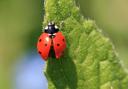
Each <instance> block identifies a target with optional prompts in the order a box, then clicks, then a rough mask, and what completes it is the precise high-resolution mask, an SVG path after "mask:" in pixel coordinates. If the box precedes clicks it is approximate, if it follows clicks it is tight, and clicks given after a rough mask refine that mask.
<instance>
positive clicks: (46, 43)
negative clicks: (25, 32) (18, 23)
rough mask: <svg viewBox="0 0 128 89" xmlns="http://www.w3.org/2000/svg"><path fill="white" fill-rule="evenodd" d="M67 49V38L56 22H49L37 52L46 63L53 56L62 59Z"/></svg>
mask: <svg viewBox="0 0 128 89" xmlns="http://www.w3.org/2000/svg"><path fill="white" fill-rule="evenodd" d="M65 48H66V41H65V37H64V35H63V34H62V32H60V31H59V28H58V27H57V26H56V25H55V23H54V22H49V23H48V25H47V26H46V27H45V29H44V32H43V33H42V34H41V36H40V37H39V39H38V43H37V50H38V53H39V54H40V55H41V57H42V58H43V59H44V60H45V61H46V60H47V59H48V57H50V56H51V55H52V57H55V58H56V59H60V57H61V56H62V55H63V53H64V50H65Z"/></svg>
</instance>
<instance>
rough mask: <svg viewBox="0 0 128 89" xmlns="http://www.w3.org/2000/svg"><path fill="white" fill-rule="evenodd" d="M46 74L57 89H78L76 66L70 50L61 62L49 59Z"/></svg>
mask: <svg viewBox="0 0 128 89" xmlns="http://www.w3.org/2000/svg"><path fill="white" fill-rule="evenodd" d="M46 73H47V76H48V78H49V79H50V80H51V82H52V83H53V85H54V87H55V89H67V88H68V89H77V82H78V79H77V72H76V66H75V63H74V61H73V60H72V58H71V57H70V56H69V55H68V50H66V53H65V56H64V57H63V58H61V59H60V60H56V59H55V58H49V60H48V64H47V70H46ZM49 79H48V80H49ZM49 86H50V85H49Z"/></svg>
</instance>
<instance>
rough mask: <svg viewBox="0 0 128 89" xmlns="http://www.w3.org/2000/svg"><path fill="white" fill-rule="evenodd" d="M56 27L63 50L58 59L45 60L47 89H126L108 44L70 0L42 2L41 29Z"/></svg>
mask: <svg viewBox="0 0 128 89" xmlns="http://www.w3.org/2000/svg"><path fill="white" fill-rule="evenodd" d="M49 21H55V22H56V23H57V25H59V24H60V23H61V22H62V21H63V22H64V25H63V27H61V29H60V30H61V31H62V32H63V34H64V35H65V37H66V41H67V48H66V51H65V54H64V57H62V58H61V59H60V60H56V59H55V58H49V59H48V62H47V67H46V71H45V73H46V76H47V79H48V84H49V86H48V87H49V89H127V88H128V75H127V74H126V72H125V71H124V69H123V67H122V66H121V64H120V62H119V59H118V57H117V56H116V53H115V50H114V48H113V45H112V43H111V42H110V41H109V39H108V38H106V37H105V36H104V35H102V33H101V30H100V29H99V28H98V27H97V26H96V24H95V23H94V21H92V20H87V19H84V17H83V16H82V15H81V14H80V12H79V8H78V7H77V6H76V4H75V1H74V0H46V1H45V17H44V22H43V26H45V25H46V24H47V23H48V22H49Z"/></svg>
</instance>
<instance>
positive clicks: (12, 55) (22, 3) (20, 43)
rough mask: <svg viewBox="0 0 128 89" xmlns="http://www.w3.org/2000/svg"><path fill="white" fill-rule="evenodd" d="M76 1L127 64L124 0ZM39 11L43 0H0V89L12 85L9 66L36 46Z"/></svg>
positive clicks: (127, 22)
mask: <svg viewBox="0 0 128 89" xmlns="http://www.w3.org/2000/svg"><path fill="white" fill-rule="evenodd" d="M76 2H77V5H78V7H80V10H81V13H82V14H83V15H84V16H85V18H88V19H92V20H94V21H95V22H96V24H97V25H98V26H99V28H101V29H103V33H104V34H105V35H106V36H107V37H109V38H110V39H111V41H112V42H113V44H114V45H115V48H116V51H117V52H118V54H119V55H118V56H119V58H120V59H121V62H123V64H124V66H125V68H128V60H127V58H128V46H127V45H128V1H127V0H77V1H76ZM43 14H44V8H43V0H0V89H12V88H11V80H12V79H11V76H12V75H11V74H12V73H11V72H12V71H11V70H12V68H11V67H12V66H13V65H15V61H17V58H18V57H20V56H22V55H23V54H25V53H27V51H28V50H30V49H35V50H36V41H37V38H38V36H39V35H40V34H41V29H42V20H43Z"/></svg>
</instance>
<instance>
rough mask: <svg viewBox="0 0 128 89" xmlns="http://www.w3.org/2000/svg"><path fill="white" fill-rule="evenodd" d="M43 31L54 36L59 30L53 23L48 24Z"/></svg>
mask: <svg viewBox="0 0 128 89" xmlns="http://www.w3.org/2000/svg"><path fill="white" fill-rule="evenodd" d="M44 31H45V32H46V33H49V34H54V33H57V32H58V31H59V28H58V27H57V26H56V25H55V23H54V22H49V23H48V25H47V26H46V27H45V29H44Z"/></svg>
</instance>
